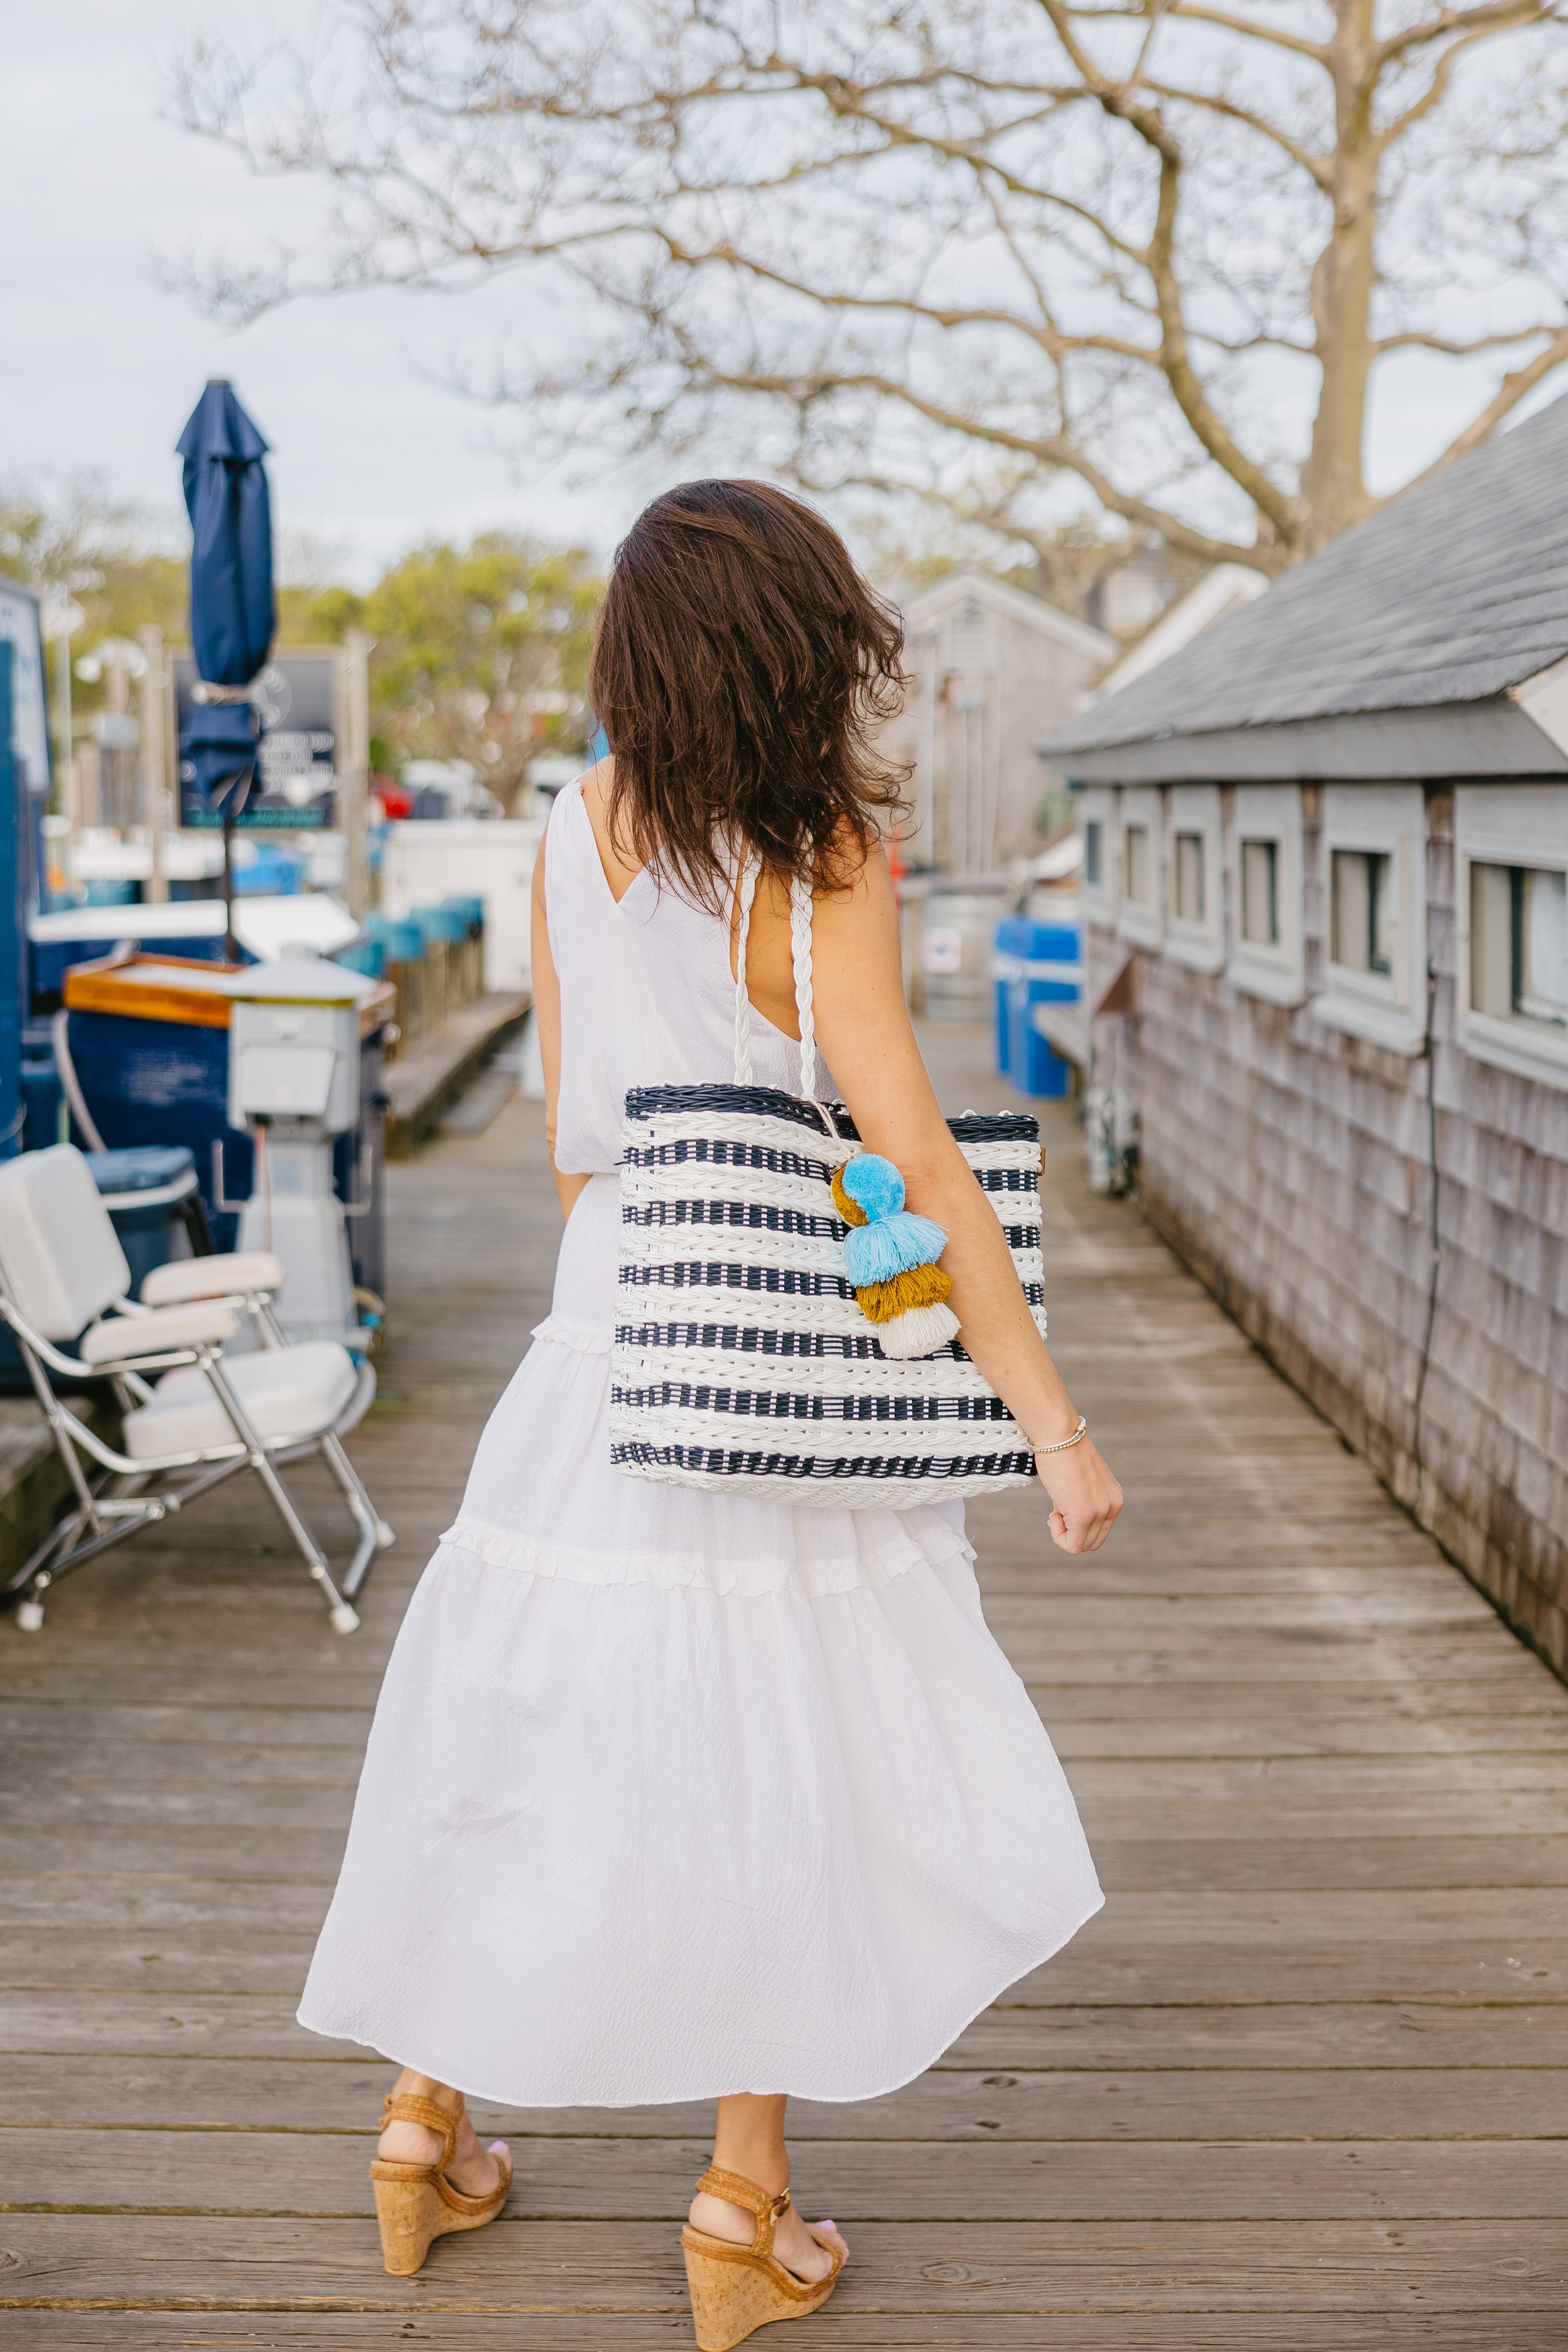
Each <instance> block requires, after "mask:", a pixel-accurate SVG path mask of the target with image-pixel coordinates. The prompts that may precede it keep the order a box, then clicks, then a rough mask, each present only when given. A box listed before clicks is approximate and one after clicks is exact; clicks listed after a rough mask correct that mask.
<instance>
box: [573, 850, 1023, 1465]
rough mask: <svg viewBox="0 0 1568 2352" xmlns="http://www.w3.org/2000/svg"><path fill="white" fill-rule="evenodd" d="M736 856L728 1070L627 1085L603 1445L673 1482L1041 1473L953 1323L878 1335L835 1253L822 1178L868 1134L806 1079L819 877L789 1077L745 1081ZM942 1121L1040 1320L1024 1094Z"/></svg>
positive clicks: (804, 891)
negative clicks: (938, 1338) (795, 1081)
mask: <svg viewBox="0 0 1568 2352" xmlns="http://www.w3.org/2000/svg"><path fill="white" fill-rule="evenodd" d="M756 879H757V868H756V865H755V863H754V862H752V861H748V862H747V865H746V866H744V867H743V870H742V873H741V877H740V924H739V943H738V950H737V965H738V971H737V979H736V992H735V1024H736V1025H735V1082H734V1084H733V1085H730V1086H724V1085H711V1086H686V1087H658V1086H655V1087H632V1090H631V1091H630V1092H629V1093H628V1095H627V1097H626V1115H625V1121H624V1125H623V1129H622V1133H623V1136H624V1142H625V1148H624V1152H623V1155H622V1166H621V1219H622V1227H621V1256H620V1266H619V1280H618V1283H617V1303H616V1322H615V1340H614V1349H613V1353H612V1363H611V1376H612V1377H611V1404H610V1441H611V1459H612V1462H613V1463H614V1465H615V1466H616V1467H617V1468H618V1469H621V1470H624V1471H627V1472H629V1473H630V1474H632V1475H634V1476H637V1477H643V1478H653V1479H656V1480H660V1481H662V1482H664V1483H666V1484H669V1485H672V1486H698V1487H706V1488H707V1489H708V1490H709V1491H711V1492H713V1493H717V1494H736V1495H748V1496H756V1497H758V1498H759V1499H763V1500H768V1501H776V1502H787V1503H808V1504H810V1503H820V1504H821V1505H823V1506H825V1507H830V1508H832V1509H837V1510H846V1509H847V1510H855V1509H866V1508H873V1507H880V1508H882V1509H883V1510H886V1509H894V1510H901V1509H902V1510H911V1509H914V1508H915V1507H916V1506H917V1505H919V1504H922V1503H926V1502H930V1501H933V1500H935V1498H936V1494H937V1492H941V1493H943V1494H947V1495H988V1494H994V1493H996V1492H997V1491H998V1489H999V1488H1001V1487H1004V1486H1020V1485H1022V1484H1023V1483H1024V1482H1025V1481H1026V1480H1028V1479H1030V1478H1031V1477H1032V1476H1033V1475H1034V1458H1033V1455H1032V1454H1031V1453H1030V1447H1029V1442H1028V1440H1027V1438H1026V1437H1025V1436H1024V1433H1023V1432H1022V1431H1021V1430H1020V1429H1019V1426H1018V1424H1017V1423H1016V1422H1015V1421H1014V1420H1013V1418H1012V1415H1011V1414H1010V1413H1009V1411H1008V1408H1007V1406H1006V1405H1005V1404H1004V1403H1003V1402H1002V1400H1001V1399H1000V1397H998V1395H997V1393H996V1391H994V1390H993V1389H992V1388H990V1387H989V1386H988V1383H987V1382H986V1381H984V1380H983V1379H982V1378H981V1376H980V1374H979V1372H978V1371H977V1370H976V1368H975V1366H974V1365H973V1364H972V1363H971V1362H970V1360H969V1359H968V1357H967V1355H966V1353H965V1352H964V1349H963V1348H962V1347H961V1346H960V1345H959V1343H958V1342H957V1341H956V1340H952V1341H950V1342H948V1343H947V1344H946V1345H944V1346H943V1347H942V1348H941V1349H940V1350H939V1351H938V1352H937V1353H936V1354H934V1355H931V1356H923V1357H919V1358H915V1359H914V1360H909V1359H907V1358H905V1359H897V1358H894V1357H893V1356H891V1355H889V1354H888V1353H886V1352H885V1351H884V1349H883V1346H882V1344H881V1341H880V1340H879V1339H878V1337H877V1327H876V1325H874V1324H873V1323H872V1322H870V1321H868V1319H867V1317H866V1314H865V1313H864V1312H862V1307H861V1306H860V1304H859V1303H858V1301H857V1298H856V1294H855V1291H854V1289H853V1287H852V1285H851V1282H850V1279H849V1276H848V1274H847V1272H846V1266H845V1257H844V1244H845V1241H846V1238H847V1237H848V1234H849V1232H850V1227H849V1225H848V1224H847V1223H846V1222H845V1220H844V1218H843V1217H842V1216H841V1215H840V1213H839V1211H838V1209H837V1207H836V1205H835V1202H834V1199H833V1194H832V1191H831V1183H832V1178H833V1174H834V1171H835V1170H838V1171H842V1170H843V1169H844V1167H845V1165H846V1163H847V1162H848V1161H850V1160H852V1158H854V1157H855V1156H856V1154H857V1153H858V1151H859V1149H860V1139H859V1137H858V1136H857V1134H856V1131H855V1127H854V1122H853V1121H852V1118H850V1115H849V1113H848V1111H847V1110H845V1108H844V1107H843V1105H842V1104H841V1103H834V1104H831V1105H830V1104H825V1103H822V1102H821V1101H819V1100H818V1099H817V1095H816V1086H817V1055H816V1045H815V1034H814V1026H813V1022H812V1013H811V894H810V887H807V886H804V885H801V884H799V883H797V885H796V886H795V887H794V888H793V889H792V891H791V922H790V930H791V938H792V942H793V949H794V967H795V1001H796V1007H797V1010H798V1013H799V1015H800V1095H799V1096H795V1095H789V1094H784V1093H782V1092H780V1091H779V1090H777V1089H775V1088H773V1087H757V1086H753V1085H752V1083H751V1040H750V1005H749V1002H748V1000H747V993H746V939H747V929H748V926H749V922H750V915H751V901H752V897H753V893H754V891H755V887H756ZM948 1125H949V1127H950V1128H951V1129H952V1131H953V1134H954V1135H955V1137H956V1139H957V1141H958V1145H959V1148H960V1150H962V1152H963V1154H964V1157H965V1159H966V1160H967V1161H968V1163H969V1165H970V1167H971V1168H972V1169H973V1170H974V1171H975V1174H976V1176H977V1179H978V1181H979V1182H980V1184H981V1186H982V1187H983V1189H984V1191H985V1192H986V1195H987V1198H988V1200H989V1201H990V1202H991V1203H992V1205H993V1206H994V1207H995V1209H996V1211H997V1213H998V1217H999V1218H1000V1220H1001V1223H1002V1228H1003V1231H1004V1232H1005V1234H1006V1235H1007V1240H1008V1245H1009V1249H1010V1250H1011V1252H1012V1258H1013V1264H1014V1265H1015V1266H1016V1267H1017V1269H1018V1276H1019V1281H1020V1283H1021V1284H1022V1285H1023V1287H1024V1294H1025V1297H1027V1298H1028V1300H1029V1303H1030V1308H1031V1309H1032V1311H1033V1315H1034V1319H1035V1323H1036V1325H1037V1326H1038V1328H1039V1329H1040V1334H1041V1337H1043V1336H1044V1333H1045V1309H1044V1305H1043V1277H1044V1266H1043V1265H1042V1262H1041V1258H1040V1192H1039V1174H1040V1126H1039V1122H1038V1120H1036V1119H1035V1118H1033V1117H1032V1116H1030V1114H1028V1113H1026V1112H1003V1113H1000V1114H991V1113H979V1112H975V1111H968V1112H966V1113H965V1115H964V1116H963V1117H962V1118H955V1119H950V1120H949V1121H948Z"/></svg>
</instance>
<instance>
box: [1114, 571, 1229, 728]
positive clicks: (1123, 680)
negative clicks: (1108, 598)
mask: <svg viewBox="0 0 1568 2352" xmlns="http://www.w3.org/2000/svg"><path fill="white" fill-rule="evenodd" d="M1112 576H1113V578H1114V576H1115V575H1114V574H1113V575H1112ZM1268 585H1269V576H1268V574H1267V572H1254V571H1253V570H1252V569H1251V567H1250V566H1249V565H1248V564H1245V563H1217V564H1216V565H1215V567H1214V569H1213V571H1212V572H1205V573H1204V575H1203V578H1202V579H1201V580H1200V581H1199V582H1198V583H1197V586H1196V587H1193V588H1189V589H1188V590H1187V592H1186V595H1185V596H1182V597H1178V599H1177V600H1176V603H1175V604H1172V605H1171V606H1169V608H1168V609H1167V610H1166V611H1165V612H1164V613H1162V614H1160V616H1159V618H1158V619H1157V620H1155V622H1154V624H1153V625H1152V626H1150V627H1149V628H1147V629H1145V632H1144V635H1142V636H1141V637H1140V638H1139V639H1138V641H1137V643H1136V645H1134V646H1130V647H1129V649H1128V650H1127V652H1126V653H1124V655H1123V656H1122V658H1121V660H1120V661H1117V662H1113V663H1112V665H1111V667H1110V668H1109V669H1108V670H1106V671H1105V672H1104V674H1103V676H1102V677H1097V678H1096V679H1095V681H1094V684H1093V687H1092V689H1091V692H1090V695H1089V697H1088V699H1089V700H1091V701H1093V702H1098V701H1099V700H1100V698H1101V697H1102V696H1103V695H1107V694H1117V693H1119V692H1120V691H1121V689H1122V688H1123V687H1124V686H1131V685H1132V683H1133V680H1134V678H1135V677H1143V675H1144V672H1145V670H1146V669H1155V668H1157V667H1158V666H1159V664H1160V663H1161V662H1163V661H1169V660H1170V658H1171V656H1172V655H1173V654H1178V653H1180V651H1181V649H1182V647H1183V646H1189V645H1190V644H1191V643H1192V641H1193V639H1194V637H1197V636H1201V635H1203V632H1204V630H1205V629H1212V628H1213V626H1214V625H1215V623H1216V622H1217V621H1223V620H1226V619H1228V616H1229V615H1230V614H1232V613H1236V612H1239V610H1240V609H1241V607H1242V605H1243V604H1251V602H1252V600H1253V598H1254V597H1255V596H1261V594H1262V593H1263V591H1264V589H1265V588H1267V586H1268Z"/></svg>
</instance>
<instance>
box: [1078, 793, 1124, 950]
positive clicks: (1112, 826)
mask: <svg viewBox="0 0 1568 2352" xmlns="http://www.w3.org/2000/svg"><path fill="white" fill-rule="evenodd" d="M1117 799H1118V794H1117V793H1116V790H1115V788H1114V786H1113V785H1110V784H1089V785H1086V786H1085V788H1084V790H1083V792H1082V794H1081V796H1080V802H1079V812H1078V821H1079V823H1080V824H1081V825H1083V826H1085V827H1087V826H1088V824H1090V823H1091V821H1097V822H1098V823H1099V824H1101V825H1102V826H1103V828H1104V830H1103V835H1102V856H1101V861H1100V869H1101V870H1100V880H1099V881H1098V882H1091V881H1090V879H1089V850H1088V834H1087V832H1085V834H1084V852H1083V858H1084V864H1083V880H1082V885H1081V887H1080V891H1079V898H1080V901H1081V904H1082V913H1083V919H1084V920H1085V921H1086V922H1090V923H1098V924H1100V925H1102V926H1103V929H1106V930H1114V929H1115V928H1116V910H1117V908H1118V906H1119V905H1120V903H1121V895H1122V828H1121V825H1120V824H1119V823H1118V821H1117V809H1116V803H1117Z"/></svg>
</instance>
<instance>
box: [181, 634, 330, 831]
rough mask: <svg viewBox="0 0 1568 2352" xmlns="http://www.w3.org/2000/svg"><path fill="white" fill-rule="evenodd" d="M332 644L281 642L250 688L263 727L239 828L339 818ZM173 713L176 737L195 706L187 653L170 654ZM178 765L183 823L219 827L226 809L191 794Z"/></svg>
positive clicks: (313, 827)
mask: <svg viewBox="0 0 1568 2352" xmlns="http://www.w3.org/2000/svg"><path fill="white" fill-rule="evenodd" d="M341 659H342V656H340V654H339V652H338V651H337V649H336V647H335V646H329V647H326V648H323V649H321V650H319V651H317V650H301V649H300V648H298V647H296V646H286V647H284V648H283V649H282V650H280V651H279V652H278V653H277V654H275V655H274V656H273V658H272V659H271V661H269V662H268V663H267V667H266V668H265V669H264V670H263V671H262V672H261V673H260V675H259V676H258V677H256V679H255V681H254V682H253V684H252V685H251V687H250V689H249V693H250V699H251V700H252V701H253V702H254V704H255V705H256V717H257V719H258V720H259V722H260V727H261V759H260V773H259V774H258V776H257V778H256V782H255V783H254V784H253V785H252V786H251V792H250V798H249V799H248V800H247V801H246V804H245V806H244V808H243V809H242V810H241V811H240V814H239V816H238V819H237V820H236V822H237V824H238V828H239V830H240V831H241V832H242V833H279V832H287V833H294V832H319V831H321V830H322V829H323V828H326V827H329V826H331V825H332V824H333V823H334V822H335V819H336V814H337V808H336V795H337V781H338V779H337V767H338V701H339V674H340V665H341ZM172 667H173V673H174V716H175V724H176V727H177V730H178V734H179V736H180V737H183V735H184V732H185V730H186V728H187V726H188V725H189V724H190V721H191V718H192V715H193V710H194V707H195V706H194V700H193V695H194V688H195V684H196V666H195V662H194V660H193V657H192V656H191V654H190V653H189V652H188V651H182V652H179V653H176V654H175V656H174V658H173V665H172ZM191 781H192V780H191V776H190V773H189V771H188V769H187V766H186V763H185V761H181V763H180V822H181V824H184V825H193V826H198V827H199V826H217V825H220V824H222V823H223V813H222V811H221V810H219V809H214V808H209V807H208V805H207V803H206V802H205V800H204V799H203V798H202V797H201V796H200V795H199V794H197V793H193V791H192V790H191V789H190V787H191Z"/></svg>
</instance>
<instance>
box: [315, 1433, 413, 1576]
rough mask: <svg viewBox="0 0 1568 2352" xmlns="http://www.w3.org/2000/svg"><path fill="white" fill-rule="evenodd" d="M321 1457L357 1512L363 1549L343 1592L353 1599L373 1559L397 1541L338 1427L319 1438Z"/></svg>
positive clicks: (358, 1554) (351, 1565)
mask: <svg viewBox="0 0 1568 2352" xmlns="http://www.w3.org/2000/svg"><path fill="white" fill-rule="evenodd" d="M318 1442H319V1446H320V1449H321V1457H322V1459H323V1461H324V1462H325V1463H326V1465H327V1467H328V1469H329V1470H330V1472H331V1473H332V1475H333V1477H334V1478H335V1479H336V1480H337V1482H338V1484H339V1486H340V1487H341V1488H342V1490H343V1499H344V1501H345V1502H346V1503H347V1504H348V1506H349V1509H350V1512H351V1513H352V1515H353V1518H354V1522H355V1524H356V1526H357V1527H358V1528H359V1530H360V1543H359V1549H357V1550H356V1552H355V1554H354V1557H353V1559H352V1561H351V1562H350V1567H349V1571H348V1574H347V1575H346V1576H345V1577H344V1579H343V1591H344V1592H345V1593H346V1594H347V1595H348V1597H349V1599H350V1601H351V1600H352V1599H353V1597H354V1595H355V1593H356V1592H358V1591H359V1589H360V1587H361V1584H362V1583H363V1582H364V1580H365V1578H366V1577H367V1576H368V1575H369V1573H370V1566H371V1559H372V1558H373V1556H374V1555H375V1553H376V1552H378V1551H385V1549H387V1546H388V1545H389V1544H391V1543H393V1542H395V1541H396V1538H395V1537H394V1536H393V1534H392V1529H391V1528H389V1527H388V1525H387V1523H386V1521H385V1519H383V1518H382V1517H380V1515H379V1514H378V1512H377V1510H376V1507H375V1505H374V1504H373V1503H372V1502H371V1497H370V1494H369V1492H368V1490H367V1488H366V1486H365V1483H364V1480H363V1479H362V1478H361V1476H360V1474H359V1472H358V1471H357V1470H356V1469H355V1467H354V1465H353V1464H352V1462H350V1459H349V1456H348V1453H347V1451H346V1449H345V1448H344V1445H343V1442H342V1440H341V1438H340V1437H339V1436H338V1434H337V1433H336V1432H335V1431H334V1430H328V1431H327V1432H326V1433H325V1434H324V1435H323V1436H322V1437H321V1438H320V1439H319V1441H318Z"/></svg>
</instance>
